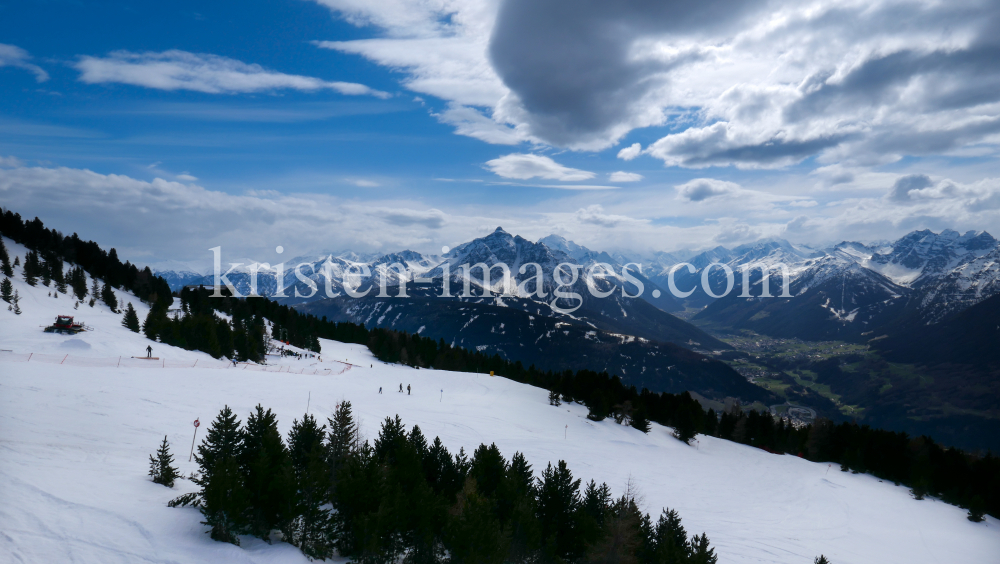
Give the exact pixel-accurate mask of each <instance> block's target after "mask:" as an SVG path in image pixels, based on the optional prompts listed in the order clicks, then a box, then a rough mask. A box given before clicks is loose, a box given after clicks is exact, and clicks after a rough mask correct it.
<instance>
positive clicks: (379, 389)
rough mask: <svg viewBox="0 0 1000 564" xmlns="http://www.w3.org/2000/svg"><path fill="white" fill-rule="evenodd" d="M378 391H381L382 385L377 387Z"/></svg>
mask: <svg viewBox="0 0 1000 564" xmlns="http://www.w3.org/2000/svg"><path fill="white" fill-rule="evenodd" d="M378 393H380V394H381V393H382V386H379V387H378Z"/></svg>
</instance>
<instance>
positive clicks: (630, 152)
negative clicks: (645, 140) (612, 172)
mask: <svg viewBox="0 0 1000 564" xmlns="http://www.w3.org/2000/svg"><path fill="white" fill-rule="evenodd" d="M640 154H642V145H640V144H638V143H632V144H631V145H629V146H628V147H625V148H624V149H622V150H621V151H618V158H619V159H622V160H625V161H630V160H632V159H634V158H636V157H638V156H639V155H640Z"/></svg>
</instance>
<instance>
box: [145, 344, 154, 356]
mask: <svg viewBox="0 0 1000 564" xmlns="http://www.w3.org/2000/svg"><path fill="white" fill-rule="evenodd" d="M146 358H153V345H146Z"/></svg>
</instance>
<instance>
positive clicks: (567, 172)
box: [486, 153, 596, 182]
mask: <svg viewBox="0 0 1000 564" xmlns="http://www.w3.org/2000/svg"><path fill="white" fill-rule="evenodd" d="M486 166H488V167H489V168H490V170H492V171H493V173H494V174H496V175H498V176H502V177H504V178H515V179H518V180H527V179H529V178H545V179H548V180H561V181H563V182H579V181H580V180H588V179H591V178H593V177H594V176H596V174H594V173H593V172H590V171H586V170H580V169H576V168H569V167H565V166H563V165H561V164H559V163H557V162H555V161H554V160H552V159H550V158H549V157H546V156H543V155H533V154H524V153H512V154H510V155H504V156H502V157H500V158H497V159H493V160H491V161H487V162H486Z"/></svg>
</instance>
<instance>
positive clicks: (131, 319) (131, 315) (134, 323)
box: [122, 302, 139, 333]
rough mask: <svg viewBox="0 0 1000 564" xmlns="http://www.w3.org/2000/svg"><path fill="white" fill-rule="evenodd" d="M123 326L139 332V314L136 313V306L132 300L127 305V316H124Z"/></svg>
mask: <svg viewBox="0 0 1000 564" xmlns="http://www.w3.org/2000/svg"><path fill="white" fill-rule="evenodd" d="M122 327H127V328H128V329H129V330H130V331H132V332H133V333H138V332H139V316H138V315H136V313H135V308H134V307H132V302H129V303H128V305H127V306H125V316H124V317H122Z"/></svg>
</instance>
